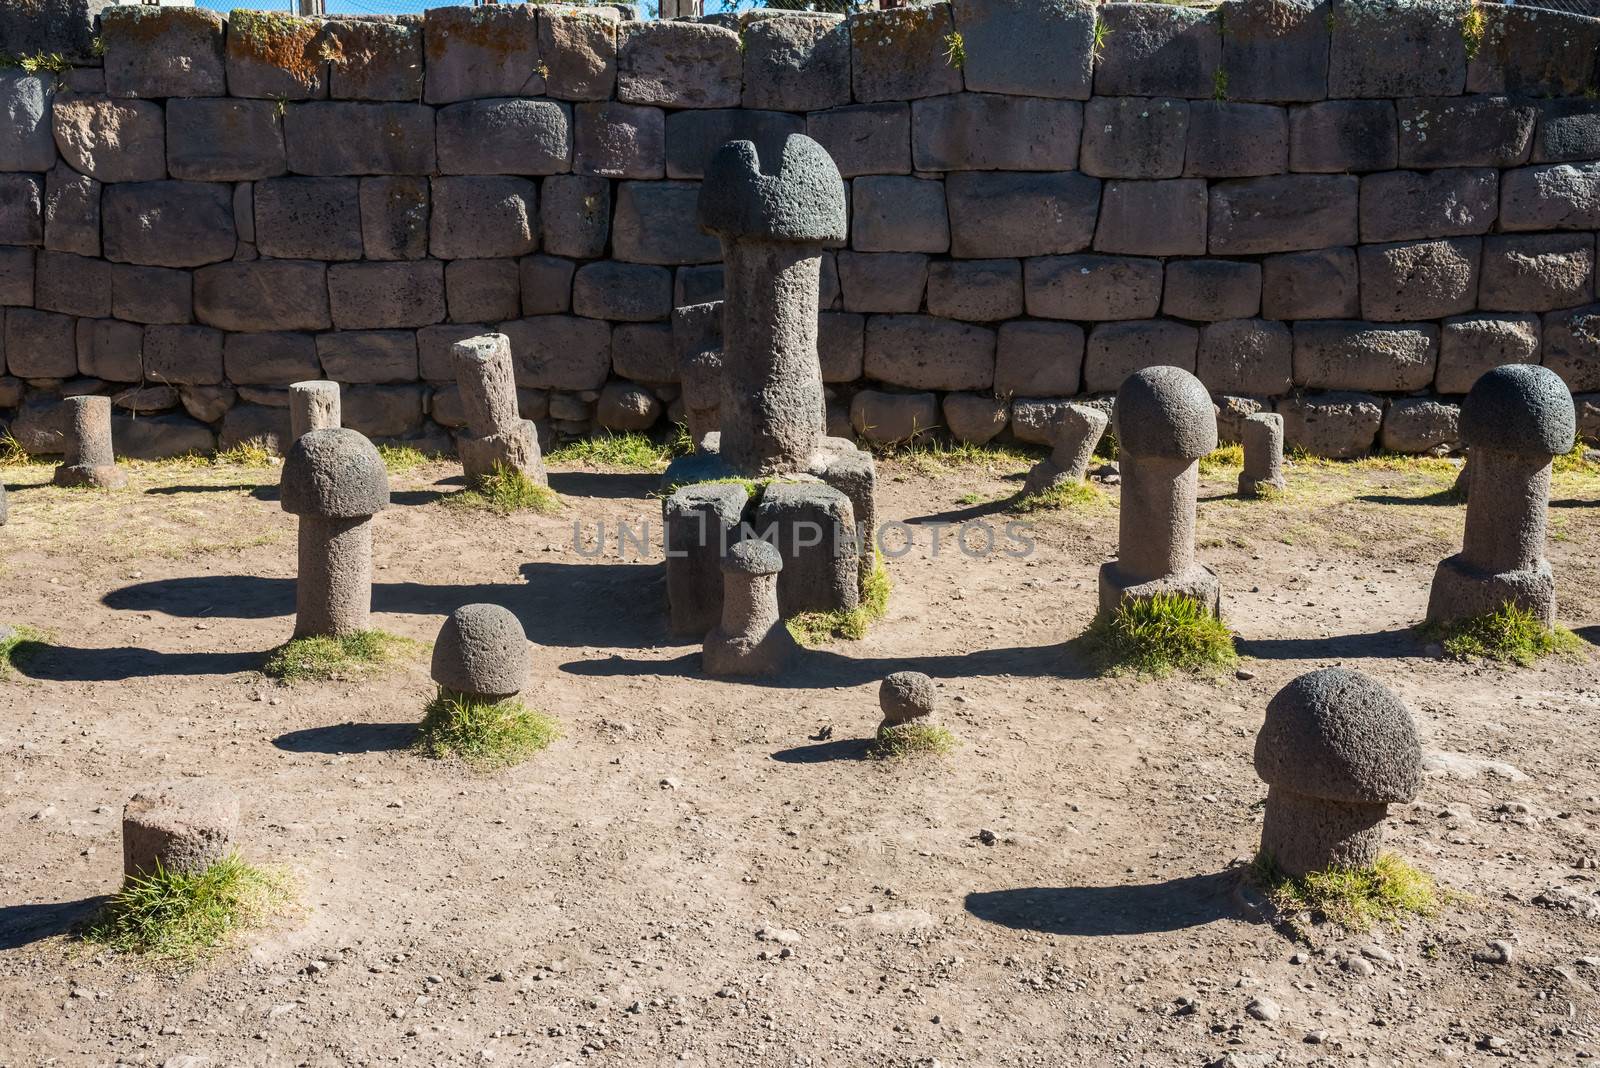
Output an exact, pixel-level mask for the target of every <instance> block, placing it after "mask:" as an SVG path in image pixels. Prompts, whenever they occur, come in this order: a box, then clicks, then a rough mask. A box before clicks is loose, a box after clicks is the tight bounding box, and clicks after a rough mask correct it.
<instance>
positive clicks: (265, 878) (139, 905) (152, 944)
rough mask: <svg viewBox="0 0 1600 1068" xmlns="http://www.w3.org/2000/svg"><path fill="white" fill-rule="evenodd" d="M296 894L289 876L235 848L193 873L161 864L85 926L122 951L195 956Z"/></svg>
mask: <svg viewBox="0 0 1600 1068" xmlns="http://www.w3.org/2000/svg"><path fill="white" fill-rule="evenodd" d="M291 897H292V892H291V886H290V882H289V878H288V876H287V875H285V874H283V873H282V872H279V871H276V870H270V869H266V868H258V867H255V866H254V865H251V864H247V863H246V862H245V861H244V860H242V859H241V858H240V857H239V855H238V854H236V853H235V854H232V855H230V856H227V857H224V858H223V859H221V860H219V861H217V862H216V863H215V864H213V865H211V866H210V867H209V868H206V869H205V870H204V871H200V872H194V873H190V874H182V873H178V872H169V871H165V870H163V869H160V868H157V870H156V871H155V872H154V873H152V874H150V875H146V876H140V877H135V878H133V879H129V880H128V881H127V882H126V883H124V884H123V886H122V889H121V890H119V891H118V892H117V894H116V896H115V897H113V898H112V899H111V900H110V901H109V902H107V903H106V906H105V908H104V909H102V910H101V912H100V913H99V915H97V916H96V917H95V918H94V919H93V920H91V921H90V922H89V925H88V927H87V928H86V929H85V930H84V933H83V937H84V938H85V940H87V941H89V942H92V943H95V944H96V945H101V946H104V947H106V948H107V949H112V950H115V951H117V952H118V953H134V954H139V955H142V956H152V957H159V958H171V959H178V960H193V959H194V958H196V957H198V956H200V955H201V954H203V953H205V952H206V951H207V950H210V949H214V948H216V947H218V946H220V945H221V944H222V943H223V942H224V941H225V940H226V939H227V938H228V936H229V935H230V934H232V933H234V932H235V931H238V930H241V929H243V928H246V927H252V926H255V925H256V924H259V923H260V922H262V921H263V920H265V919H266V918H267V917H269V916H270V915H272V914H273V913H274V912H276V911H278V910H279V909H281V908H282V907H283V906H284V905H286V904H287V903H288V902H289V900H290V898H291Z"/></svg>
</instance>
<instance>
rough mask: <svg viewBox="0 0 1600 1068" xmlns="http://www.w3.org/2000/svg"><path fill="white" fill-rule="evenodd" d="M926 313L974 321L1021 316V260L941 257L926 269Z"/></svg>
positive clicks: (982, 321) (989, 320) (984, 321)
mask: <svg viewBox="0 0 1600 1068" xmlns="http://www.w3.org/2000/svg"><path fill="white" fill-rule="evenodd" d="M912 310H913V311H914V310H915V309H912ZM928 314H929V315H937V316H940V317H941V318H945V319H965V320H967V321H968V322H978V323H986V322H994V321H997V320H1000V319H1012V318H1015V317H1016V316H1019V315H1021V314H1022V264H1021V262H1020V261H1018V260H941V261H938V262H936V263H934V264H933V265H932V266H931V267H930V268H929V269H928Z"/></svg>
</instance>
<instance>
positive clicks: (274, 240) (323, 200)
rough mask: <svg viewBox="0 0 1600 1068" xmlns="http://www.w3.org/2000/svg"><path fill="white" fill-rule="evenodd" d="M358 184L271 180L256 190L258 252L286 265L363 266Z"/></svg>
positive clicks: (338, 180) (341, 180) (346, 180)
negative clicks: (322, 262)
mask: <svg viewBox="0 0 1600 1068" xmlns="http://www.w3.org/2000/svg"><path fill="white" fill-rule="evenodd" d="M359 193H360V183H359V182H358V181H357V180H356V179H354V178H272V179H268V180H267V181H264V182H257V183H256V185H255V232H256V237H255V241H256V248H257V249H259V250H260V252H261V254H262V255H263V256H272V257H275V258H277V259H285V260H359V259H360V258H361V253H362V239H361V201H360V196H359Z"/></svg>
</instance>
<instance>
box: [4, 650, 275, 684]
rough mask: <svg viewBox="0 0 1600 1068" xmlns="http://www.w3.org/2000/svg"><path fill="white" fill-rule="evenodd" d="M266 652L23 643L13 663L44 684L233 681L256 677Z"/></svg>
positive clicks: (19, 670) (14, 656)
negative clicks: (242, 675)
mask: <svg viewBox="0 0 1600 1068" xmlns="http://www.w3.org/2000/svg"><path fill="white" fill-rule="evenodd" d="M266 658H267V654H266V653H265V652H233V653H229V652H216V653H209V652H183V653H163V652H160V651H158V650H155V649H141V648H139V647H137V646H132V645H116V646H112V647H111V648H108V649H80V648H75V647H73V646H70V645H54V644H52V643H49V642H38V641H24V642H18V643H17V645H16V647H15V648H13V649H12V652H11V663H12V666H13V667H14V668H15V669H16V671H17V673H18V674H19V675H23V676H26V677H27V678H30V679H39V680H41V681H45V682H122V681H124V680H127V679H144V678H151V677H154V676H158V675H234V674H238V673H239V672H241V671H256V670H258V669H259V668H260V667H261V665H262V663H263V662H265V660H266Z"/></svg>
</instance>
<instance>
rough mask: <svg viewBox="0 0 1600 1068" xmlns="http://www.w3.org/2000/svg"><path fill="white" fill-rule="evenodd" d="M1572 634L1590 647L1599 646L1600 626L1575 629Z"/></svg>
mask: <svg viewBox="0 0 1600 1068" xmlns="http://www.w3.org/2000/svg"><path fill="white" fill-rule="evenodd" d="M1572 633H1574V634H1576V635H1577V636H1578V637H1580V638H1582V639H1583V640H1584V641H1586V642H1588V643H1589V644H1590V645H1595V646H1600V625H1596V626H1592V627H1575V628H1573V631H1572Z"/></svg>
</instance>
